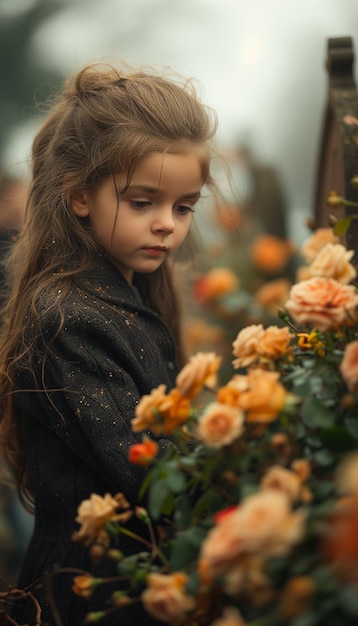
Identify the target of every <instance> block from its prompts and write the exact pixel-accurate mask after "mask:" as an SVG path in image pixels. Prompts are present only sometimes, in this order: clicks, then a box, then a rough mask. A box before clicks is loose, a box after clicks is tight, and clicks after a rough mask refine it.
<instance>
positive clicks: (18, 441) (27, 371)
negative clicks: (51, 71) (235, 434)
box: [0, 66, 216, 626]
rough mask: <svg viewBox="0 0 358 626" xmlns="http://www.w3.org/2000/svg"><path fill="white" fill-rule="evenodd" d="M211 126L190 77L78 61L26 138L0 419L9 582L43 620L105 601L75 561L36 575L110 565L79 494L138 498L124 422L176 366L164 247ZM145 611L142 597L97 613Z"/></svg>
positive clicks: (197, 173) (186, 212) (132, 615)
mask: <svg viewBox="0 0 358 626" xmlns="http://www.w3.org/2000/svg"><path fill="white" fill-rule="evenodd" d="M215 126H216V121H215V116H212V115H211V114H210V112H209V111H208V110H207V109H206V108H205V107H204V106H203V105H202V104H201V103H200V101H199V100H198V98H197V97H196V95H195V92H194V90H193V88H192V87H190V85H189V84H187V83H185V84H184V85H180V84H178V83H177V82H176V81H174V80H169V79H167V78H164V77H161V76H160V75H156V74H155V73H133V74H128V75H126V74H122V73H121V72H119V71H116V70H114V69H113V68H108V67H104V66H99V67H97V66H90V67H87V68H85V69H83V70H82V71H80V72H79V73H78V74H77V75H76V76H74V77H73V79H72V80H70V81H68V83H67V84H66V85H65V88H64V90H63V93H62V95H61V97H60V98H59V100H58V102H57V104H56V105H55V106H54V108H53V110H52V112H51V113H50V115H49V117H48V119H47V121H45V123H44V125H43V126H42V128H41V129H40V131H39V132H38V134H37V136H36V138H35V140H34V143H33V151H32V184H31V188H30V194H29V199H28V206H27V213H26V218H25V224H24V226H23V229H22V233H21V236H20V238H19V241H18V242H17V243H16V244H15V246H14V249H13V252H12V254H11V258H10V259H9V262H8V282H9V285H10V287H11V289H10V294H9V298H8V303H7V306H6V308H5V310H4V314H3V320H2V337H1V342H0V374H1V376H0V410H1V413H0V416H1V422H0V424H1V440H2V444H3V447H4V451H5V455H6V458H7V461H8V462H9V464H10V466H11V467H12V469H13V472H14V475H15V478H16V482H17V485H18V489H19V493H20V496H21V497H22V499H23V501H24V502H26V501H27V502H28V501H30V502H32V503H33V504H34V510H35V527H34V533H33V537H32V540H31V542H30V545H29V548H28V551H27V554H26V557H25V560H24V564H23V569H22V573H21V576H20V580H19V581H18V587H19V588H20V589H28V590H30V591H32V593H33V594H34V596H35V598H37V599H38V601H39V603H40V606H41V623H42V624H47V625H49V626H53V625H54V624H56V625H57V624H62V625H63V626H77V625H79V624H81V623H82V622H83V620H84V617H85V615H86V613H87V612H89V611H92V610H98V608H106V605H105V602H104V600H103V604H102V606H101V602H102V600H101V596H100V591H98V593H97V591H96V592H95V594H94V596H93V602H92V601H90V602H89V603H87V602H86V601H84V600H83V599H81V598H78V597H77V596H76V595H75V594H74V593H73V592H72V589H71V587H72V579H73V576H74V574H73V573H70V574H65V573H61V572H60V573H59V574H57V575H55V576H51V577H46V576H45V575H46V573H47V572H51V571H53V567H54V566H58V567H59V568H61V569H63V568H79V569H81V570H82V569H83V570H89V571H91V572H93V573H94V574H95V575H96V576H102V575H106V574H107V573H108V572H107V571H106V569H105V566H103V569H101V567H99V569H98V570H94V569H93V566H92V564H91V562H90V560H89V554H88V549H87V548H85V547H83V546H82V545H81V544H80V542H74V541H72V540H71V536H72V534H73V532H74V530H76V529H77V528H78V526H77V524H76V522H75V518H76V514H77V508H78V506H79V504H80V503H81V502H82V500H84V499H88V498H90V496H91V494H92V493H96V494H99V495H102V496H103V495H104V494H106V493H110V494H112V495H114V494H116V493H118V492H121V493H123V494H124V496H125V497H126V498H127V500H128V501H129V502H130V503H131V504H135V503H136V500H137V494H138V490H139V487H140V485H141V483H142V480H143V476H144V470H143V468H140V467H139V466H135V465H133V464H130V463H129V462H128V458H127V455H128V448H129V446H130V445H131V444H133V443H136V442H138V441H141V436H139V437H138V436H137V435H135V434H133V433H132V430H131V424H130V423H131V419H132V417H133V415H134V409H135V406H136V404H137V403H138V401H139V400H140V398H141V396H142V395H143V394H148V393H150V391H151V390H152V389H153V388H154V387H157V386H158V385H159V384H165V385H167V388H168V389H169V388H171V387H172V386H173V385H174V380H175V377H176V374H177V371H178V366H180V365H182V364H183V348H182V340H181V336H180V319H179V313H178V299H177V296H176V293H175V289H174V285H173V279H172V275H171V260H172V259H173V255H174V254H175V252H176V251H177V250H178V249H179V248H180V246H181V245H182V243H183V242H184V240H185V238H186V236H187V234H188V231H189V227H190V222H191V219H192V214H193V212H194V210H195V205H196V203H197V201H198V200H199V198H200V193H201V190H202V188H203V186H204V185H205V186H207V187H209V188H210V187H212V188H213V187H214V184H213V181H212V178H211V175H210V168H209V165H210V158H211V154H212V145H211V140H212V138H213V136H214V134H215ZM165 445H166V442H165V440H161V441H160V447H162V448H164V447H165ZM130 523H131V522H129V524H130ZM132 524H133V527H134V529H135V530H136V532H137V530H138V529H137V528H136V527H135V524H136V523H135V522H133V521H132ZM138 524H139V522H138ZM138 527H140V528H142V526H138ZM121 542H122V543H121V544H120V545H119V548H120V550H122V551H123V552H124V553H126V554H128V553H131V551H134V549H133V545H132V543H131V541H130V540H129V539H127V538H126V537H125V536H123V538H122V540H121ZM136 548H137V544H136ZM112 573H113V572H112ZM46 580H50V581H51V589H50V590H49V588H48V585H47V586H46V585H45V584H44V581H46ZM103 594H104V596H103V597H105V598H108V590H106V589H105V590H104V591H103ZM91 602H92V603H91ZM54 605H56V607H57V611H58V614H59V616H57V617H56V616H55V615H54V612H53V606H54ZM34 615H35V612H34V610H33V603H32V602H30V601H26V602H24V601H20V600H18V601H17V602H16V607H14V611H13V618H14V619H15V620H16V622H18V623H19V624H23V623H26V624H29V625H31V624H35V623H38V622H36V621H35V617H34ZM152 623H154V622H153V620H151V619H150V617H149V616H147V615H144V613H143V612H142V608H141V606H140V604H134V605H131V606H129V607H127V608H126V609H120V612H119V613H118V612H117V613H115V614H111V613H110V614H109V616H108V617H106V618H105V619H104V620H103V621H102V622H101V624H103V626H109V625H110V624H121V625H123V626H130V625H133V626H139V625H140V624H146V625H150V624H152Z"/></svg>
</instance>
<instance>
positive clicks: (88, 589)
mask: <svg viewBox="0 0 358 626" xmlns="http://www.w3.org/2000/svg"><path fill="white" fill-rule="evenodd" d="M101 582H102V581H101V580H100V579H99V578H93V576H87V575H82V576H75V577H74V579H73V586H72V591H73V592H74V593H75V594H76V595H77V596H80V597H81V598H85V600H88V598H90V597H91V595H92V594H93V592H94V590H95V589H96V587H97V586H98V585H99V584H100V583H101Z"/></svg>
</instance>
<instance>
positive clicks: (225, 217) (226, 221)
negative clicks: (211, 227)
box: [215, 204, 242, 233]
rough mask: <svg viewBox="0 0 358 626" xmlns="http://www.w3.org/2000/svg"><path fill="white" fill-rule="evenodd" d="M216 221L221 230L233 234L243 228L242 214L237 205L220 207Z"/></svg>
mask: <svg viewBox="0 0 358 626" xmlns="http://www.w3.org/2000/svg"><path fill="white" fill-rule="evenodd" d="M215 221H216V223H217V224H218V226H220V228H222V229H223V230H227V231H228V232H229V233H232V231H237V230H238V229H239V227H240V226H241V222H242V213H241V211H240V209H239V207H238V206H237V205H236V204H235V205H229V204H225V205H224V206H219V207H218V209H217V211H216V213H215Z"/></svg>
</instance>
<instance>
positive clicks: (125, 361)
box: [17, 317, 169, 501]
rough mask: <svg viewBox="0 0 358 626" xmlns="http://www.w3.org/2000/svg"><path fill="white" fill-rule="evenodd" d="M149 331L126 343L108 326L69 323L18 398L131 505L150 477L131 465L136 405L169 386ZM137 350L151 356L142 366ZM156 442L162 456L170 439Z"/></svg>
mask: <svg viewBox="0 0 358 626" xmlns="http://www.w3.org/2000/svg"><path fill="white" fill-rule="evenodd" d="M144 330H145V329H141V327H138V328H137V329H135V331H134V332H133V339H132V341H131V337H129V340H126V341H124V340H123V336H122V337H121V333H120V329H119V328H118V327H116V326H115V324H112V323H110V322H109V321H108V320H107V321H104V320H103V319H101V320H97V321H96V320H93V318H90V317H88V318H87V317H86V318H82V319H81V318H79V317H76V318H71V317H69V318H68V319H66V322H65V325H64V327H63V329H62V330H61V332H60V333H59V335H58V336H57V337H56V339H55V341H54V342H53V343H52V344H51V347H50V349H49V351H48V354H47V356H46V361H45V366H44V367H42V363H41V361H42V358H41V355H40V356H39V358H38V362H37V365H36V366H34V368H33V373H32V374H29V373H27V374H26V371H24V372H23V374H22V384H23V388H24V389H23V391H22V392H21V393H19V394H18V400H17V402H18V404H19V405H20V408H21V409H23V411H24V412H26V414H27V416H28V417H30V418H32V419H35V420H40V422H41V424H42V426H43V427H44V428H49V429H51V430H52V431H55V433H56V435H57V436H58V437H59V438H60V439H61V441H62V442H63V444H64V445H65V446H66V448H67V449H69V450H70V451H71V452H72V453H73V454H74V455H76V456H77V457H78V459H79V461H81V462H82V463H83V464H85V465H87V466H88V468H90V470H91V472H93V471H94V472H95V473H96V474H97V475H98V476H100V477H101V480H102V481H103V484H105V485H106V486H107V485H108V489H109V490H111V492H112V493H116V492H118V491H122V492H123V493H124V494H125V495H126V497H127V498H128V500H129V501H133V499H134V498H135V495H136V494H137V492H138V490H139V488H140V485H141V483H142V481H143V478H144V475H145V468H143V467H140V466H137V465H133V464H132V463H130V462H129V461H128V450H129V447H130V446H131V445H132V444H134V443H139V442H141V441H142V435H143V433H133V432H132V429H131V420H132V418H133V417H134V411H135V406H136V404H137V403H138V402H139V400H140V398H141V396H142V395H143V393H150V390H151V389H152V388H153V387H154V386H157V385H159V384H162V383H168V382H169V379H168V378H167V380H163V378H165V377H166V376H167V375H166V373H165V367H164V366H163V365H162V362H163V355H162V354H161V353H160V350H159V349H158V345H157V342H156V341H155V340H154V341H151V340H150V338H149V339H148V336H147V334H148V333H147V332H144ZM123 332H124V331H123ZM141 334H142V341H141ZM148 342H149V343H148ZM141 345H144V346H145V349H143V348H139V346H141ZM138 350H139V351H141V350H142V351H143V352H144V354H147V357H146V358H144V359H143V360H141V359H140V358H139V357H138ZM151 351H153V353H152V355H151V354H150V352H151ZM40 352H41V351H40ZM150 365H152V367H150ZM33 374H35V379H36V386H37V388H38V391H36V393H33V392H32V387H34V378H33ZM31 381H32V383H31ZM158 443H159V447H160V452H159V453H162V452H163V450H164V449H165V448H166V446H167V445H168V440H165V439H160V440H159V441H158Z"/></svg>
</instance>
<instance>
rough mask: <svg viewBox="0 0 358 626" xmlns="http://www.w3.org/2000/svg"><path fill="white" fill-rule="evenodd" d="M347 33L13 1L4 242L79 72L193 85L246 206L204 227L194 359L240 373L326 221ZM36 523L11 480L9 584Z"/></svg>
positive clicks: (162, 8) (5, 98) (5, 14)
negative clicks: (324, 166) (155, 73)
mask: <svg viewBox="0 0 358 626" xmlns="http://www.w3.org/2000/svg"><path fill="white" fill-rule="evenodd" d="M341 36H348V37H352V38H353V41H354V44H355V49H356V50H358V0H0V76H1V87H0V138H1V139H0V175H1V176H0V235H1V237H0V239H1V241H5V242H6V241H7V242H8V241H11V240H12V239H13V237H14V236H15V235H16V231H17V229H18V228H19V226H20V225H21V219H22V215H23V209H24V205H25V195H26V189H27V182H28V176H29V169H28V158H29V153H30V147H31V142H32V139H33V137H34V134H35V132H36V130H37V128H38V127H39V125H40V124H41V122H42V119H43V117H42V115H43V113H42V111H43V110H44V108H43V103H44V101H45V100H46V98H47V97H48V96H49V95H50V94H51V93H53V92H54V91H56V90H57V89H58V88H59V87H60V86H61V84H62V82H63V80H64V78H65V77H66V75H67V74H68V73H69V72H72V71H76V70H78V69H79V68H80V67H82V66H83V65H84V64H87V63H91V62H95V61H105V62H113V63H116V64H117V63H118V62H120V60H121V59H123V60H124V61H126V62H129V63H133V64H135V65H138V64H139V65H146V66H155V67H166V66H170V67H171V68H172V69H173V70H175V71H177V72H179V73H180V74H183V75H184V76H186V77H194V78H195V79H197V81H198V82H199V84H200V86H201V96H202V100H203V101H204V102H205V103H206V104H208V105H209V106H210V107H212V108H214V109H215V110H216V112H217V114H218V118H219V133H218V136H217V144H218V146H219V147H221V148H223V149H225V150H228V151H230V152H231V153H232V154H233V155H234V157H235V159H234V178H235V183H236V193H237V195H236V197H233V196H228V198H227V206H225V207H222V209H223V210H222V212H221V216H220V220H219V221H217V222H216V223H213V222H211V223H208V220H207V219H205V220H204V221H202V222H201V229H202V230H205V229H206V230H205V232H206V234H207V242H208V243H207V245H206V246H205V245H204V246H203V248H202V251H201V255H200V256H199V259H198V266H197V268H198V269H197V272H196V273H195V274H192V275H191V281H190V283H189V282H188V284H187V285H186V289H187V291H186V295H187V296H188V297H187V302H191V303H192V304H191V305H190V306H189V307H188V311H187V339H188V348H189V351H191V352H194V351H195V350H197V349H202V348H204V349H208V348H209V349H211V348H213V349H215V350H217V351H219V352H221V353H222V354H223V355H224V356H226V357H227V359H226V362H227V363H229V362H230V354H231V353H230V346H231V341H232V340H233V338H234V337H235V336H236V333H237V332H238V331H239V329H240V327H241V326H243V325H245V324H248V323H256V322H263V323H266V324H268V323H276V319H277V307H278V306H279V305H280V304H282V302H284V301H285V297H286V296H287V291H288V289H289V287H290V284H291V283H292V281H293V280H294V279H295V272H296V270H297V266H298V265H299V263H300V259H299V258H298V257H297V250H296V246H298V245H299V244H300V243H301V241H302V240H303V239H304V237H306V236H307V228H306V225H305V224H306V220H307V218H309V217H310V216H311V215H312V214H313V211H314V206H313V198H314V190H315V181H316V177H317V166H318V156H319V148H320V141H321V132H322V124H323V115H324V111H325V106H326V101H327V93H328V77H327V72H326V69H325V62H326V57H327V40H328V38H330V37H341ZM354 71H355V76H357V69H356V66H355V69H354ZM199 226H200V220H199ZM204 227H205V228H204ZM0 253H1V248H0ZM0 295H1V294H0ZM31 523H32V522H31V520H29V519H28V517H27V516H24V515H22V514H21V513H19V509H18V503H17V500H16V498H15V497H13V495H12V494H11V492H8V491H6V489H5V488H4V489H3V493H1V481H0V579H1V578H2V572H5V574H4V581H5V583H6V584H8V583H11V582H14V581H15V578H16V573H17V569H18V566H19V561H20V559H21V556H22V553H23V550H24V549H25V546H26V543H27V540H28V533H29V530H30V529H31Z"/></svg>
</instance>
